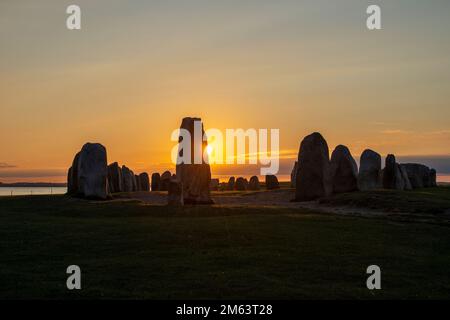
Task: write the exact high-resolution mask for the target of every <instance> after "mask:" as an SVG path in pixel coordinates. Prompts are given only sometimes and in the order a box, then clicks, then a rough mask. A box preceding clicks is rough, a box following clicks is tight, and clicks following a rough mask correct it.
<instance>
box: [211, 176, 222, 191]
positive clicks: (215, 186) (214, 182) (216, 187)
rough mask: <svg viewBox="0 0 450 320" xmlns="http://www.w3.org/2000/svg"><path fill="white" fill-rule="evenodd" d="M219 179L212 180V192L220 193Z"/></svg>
mask: <svg viewBox="0 0 450 320" xmlns="http://www.w3.org/2000/svg"><path fill="white" fill-rule="evenodd" d="M219 184H220V182H219V179H211V183H210V184H209V189H210V190H211V191H218V190H219Z"/></svg>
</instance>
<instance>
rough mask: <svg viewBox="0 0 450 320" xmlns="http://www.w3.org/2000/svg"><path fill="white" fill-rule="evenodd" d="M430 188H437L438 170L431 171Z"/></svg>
mask: <svg viewBox="0 0 450 320" xmlns="http://www.w3.org/2000/svg"><path fill="white" fill-rule="evenodd" d="M430 187H437V182H436V170H435V169H431V170H430Z"/></svg>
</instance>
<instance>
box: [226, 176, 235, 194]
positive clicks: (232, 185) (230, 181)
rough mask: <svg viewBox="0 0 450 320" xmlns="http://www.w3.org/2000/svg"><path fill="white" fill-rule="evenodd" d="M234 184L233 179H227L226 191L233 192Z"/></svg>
mask: <svg viewBox="0 0 450 320" xmlns="http://www.w3.org/2000/svg"><path fill="white" fill-rule="evenodd" d="M235 183H236V179H235V178H234V177H230V179H228V183H227V190H228V191H232V190H234V184H235Z"/></svg>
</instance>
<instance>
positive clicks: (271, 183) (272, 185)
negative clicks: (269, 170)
mask: <svg viewBox="0 0 450 320" xmlns="http://www.w3.org/2000/svg"><path fill="white" fill-rule="evenodd" d="M279 188H280V184H279V183H278V179H277V176H274V175H272V174H269V175H267V176H266V189H267V190H274V189H279Z"/></svg>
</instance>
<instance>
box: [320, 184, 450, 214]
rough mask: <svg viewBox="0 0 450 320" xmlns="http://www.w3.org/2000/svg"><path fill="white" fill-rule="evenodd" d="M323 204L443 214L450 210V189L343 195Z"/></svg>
mask: <svg viewBox="0 0 450 320" xmlns="http://www.w3.org/2000/svg"><path fill="white" fill-rule="evenodd" d="M321 203H323V204H329V205H348V206H356V207H365V208H370V209H376V210H383V211H388V212H409V213H428V214H441V213H446V212H448V211H449V210H450V187H436V188H426V189H415V190H413V191H395V190H376V191H370V192H354V193H343V194H337V195H334V196H332V197H330V198H328V199H322V200H321Z"/></svg>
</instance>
